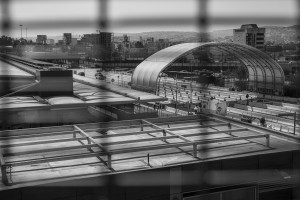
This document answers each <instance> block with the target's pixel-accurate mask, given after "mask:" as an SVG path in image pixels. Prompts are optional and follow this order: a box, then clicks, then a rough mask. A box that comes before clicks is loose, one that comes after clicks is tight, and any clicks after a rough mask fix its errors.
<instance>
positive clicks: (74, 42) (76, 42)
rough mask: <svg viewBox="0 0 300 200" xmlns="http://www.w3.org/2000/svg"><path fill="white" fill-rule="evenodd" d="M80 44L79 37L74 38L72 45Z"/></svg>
mask: <svg viewBox="0 0 300 200" xmlns="http://www.w3.org/2000/svg"><path fill="white" fill-rule="evenodd" d="M77 44H78V41H77V38H72V42H71V45H72V46H75V45H77Z"/></svg>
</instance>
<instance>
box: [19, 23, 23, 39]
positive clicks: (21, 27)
mask: <svg viewBox="0 0 300 200" xmlns="http://www.w3.org/2000/svg"><path fill="white" fill-rule="evenodd" d="M19 26H20V27H21V39H22V26H23V25H22V24H20V25H19Z"/></svg>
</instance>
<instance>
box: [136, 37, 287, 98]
mask: <svg viewBox="0 0 300 200" xmlns="http://www.w3.org/2000/svg"><path fill="white" fill-rule="evenodd" d="M201 47H215V48H217V49H220V50H221V51H224V52H228V53H231V54H233V55H234V56H236V57H237V58H238V59H239V60H240V61H241V62H242V63H243V64H244V66H245V67H246V68H247V69H248V72H249V73H248V74H249V82H250V83H251V84H252V87H253V88H254V89H255V88H256V87H260V88H267V89H272V90H277V91H282V89H283V88H282V87H283V85H284V73H283V70H282V68H281V67H280V65H279V64H278V63H276V62H275V61H274V60H273V59H272V58H271V57H269V56H268V55H267V54H265V53H263V52H261V51H260V50H258V49H256V48H254V47H251V46H247V45H241V44H235V43H215V42H209V43H183V44H178V45H174V46H171V47H168V48H165V49H163V50H161V51H158V52H156V53H155V54H153V55H151V56H150V57H148V58H147V59H146V60H144V61H143V62H142V63H140V64H139V65H138V66H137V67H136V68H135V70H134V72H133V75H132V87H133V88H135V89H139V90H143V91H152V92H153V91H155V90H156V87H157V80H158V77H159V74H160V73H161V72H162V71H163V70H164V69H166V68H167V67H168V66H170V65H171V64H172V63H173V62H174V61H175V60H176V59H178V58H180V57H181V56H184V55H186V54H188V53H189V52H191V51H192V50H195V49H197V48H201Z"/></svg>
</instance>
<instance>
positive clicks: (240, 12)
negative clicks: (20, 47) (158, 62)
mask: <svg viewBox="0 0 300 200" xmlns="http://www.w3.org/2000/svg"><path fill="white" fill-rule="evenodd" d="M9 8H10V10H9V11H10V12H9V13H10V19H11V22H12V24H11V28H10V32H9V35H11V36H12V37H20V27H19V25H20V24H22V25H23V29H24V30H25V28H28V30H27V31H28V32H27V36H28V37H35V36H36V35H37V34H47V35H53V36H54V35H61V33H65V32H70V33H73V34H74V35H82V34H84V33H92V32H96V30H97V29H99V26H98V25H97V20H98V19H100V17H99V15H100V14H99V12H98V8H100V5H99V3H98V1H96V0H89V1H85V2H84V3H83V2H81V1H72V2H71V1H46V0H45V1H39V3H37V1H19V0H14V1H11V3H10V5H9ZM45 8H47V9H45ZM182 8H184V9H182ZM199 8H200V5H199V2H198V1H196V0H189V1H185V2H182V1H178V0H175V1H172V4H170V0H163V1H153V2H151V3H150V1H136V0H128V1H120V0H111V1H109V2H108V9H107V10H106V12H107V18H108V28H107V29H103V28H101V30H103V31H110V32H115V33H140V32H151V31H186V32H203V31H208V32H211V31H214V30H227V29H234V28H239V26H240V24H250V23H256V24H258V25H259V26H291V25H295V24H298V21H297V17H298V9H297V8H298V5H297V1H296V0H284V1H283V0H273V1H272V3H271V4H270V0H261V1H256V0H255V1H253V0H252V1H250V0H243V1H237V0H225V1H224V0H223V1H220V0H211V1H208V3H207V10H206V12H207V17H208V23H207V27H206V29H200V30H199V27H198V25H197V19H198V16H199V15H198V14H199V13H198V11H199V10H200V9H199ZM266 8H268V9H267V12H266ZM237 16H238V17H237ZM1 18H3V14H2V15H1V17H0V19H1ZM1 34H3V31H1ZM23 36H24V35H23Z"/></svg>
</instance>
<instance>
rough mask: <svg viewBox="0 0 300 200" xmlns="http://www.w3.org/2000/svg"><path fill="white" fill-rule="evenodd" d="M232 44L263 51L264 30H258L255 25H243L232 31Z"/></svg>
mask: <svg viewBox="0 0 300 200" xmlns="http://www.w3.org/2000/svg"><path fill="white" fill-rule="evenodd" d="M233 42H234V43H238V44H246V45H249V46H253V47H255V48H257V49H260V50H263V48H264V43H265V28H258V26H257V25H256V24H245V25H242V26H241V28H240V29H234V30H233Z"/></svg>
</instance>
